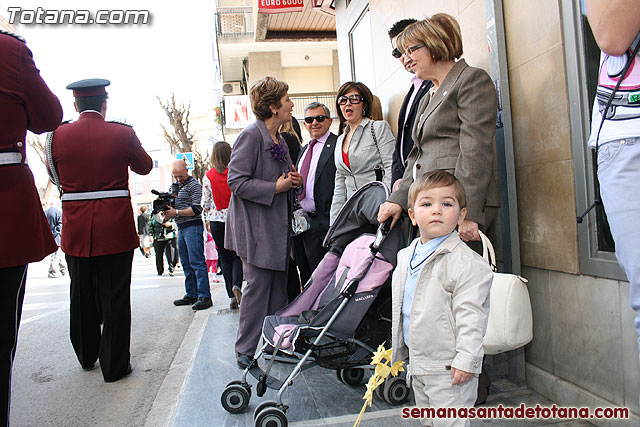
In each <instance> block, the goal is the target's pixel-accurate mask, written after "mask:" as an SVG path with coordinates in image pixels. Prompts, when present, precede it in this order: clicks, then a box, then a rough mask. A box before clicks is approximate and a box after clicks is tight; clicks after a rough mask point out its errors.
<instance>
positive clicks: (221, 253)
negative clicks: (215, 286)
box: [202, 141, 244, 309]
mask: <svg viewBox="0 0 640 427" xmlns="http://www.w3.org/2000/svg"><path fill="white" fill-rule="evenodd" d="M230 159H231V145H229V143H228V142H225V141H218V142H216V144H215V145H214V146H213V154H212V156H211V160H212V164H213V168H211V170H209V171H208V172H207V173H206V175H205V176H204V178H203V179H202V182H203V185H202V207H203V208H204V211H205V213H206V215H205V217H206V219H207V221H209V229H210V231H211V236H212V237H213V240H214V242H215V244H216V247H217V250H218V262H219V263H220V270H222V276H223V277H224V284H225V289H226V291H227V296H228V297H229V298H230V300H231V301H230V303H229V307H230V308H232V309H235V308H238V304H240V301H241V299H242V280H243V279H244V278H243V272H242V260H240V257H238V255H236V253H235V252H234V251H233V250H230V249H226V248H225V247H224V236H225V223H226V222H227V221H228V217H227V212H228V209H229V200H230V199H231V189H230V188H229V184H228V183H227V175H228V173H229V168H228V167H229V160H230Z"/></svg>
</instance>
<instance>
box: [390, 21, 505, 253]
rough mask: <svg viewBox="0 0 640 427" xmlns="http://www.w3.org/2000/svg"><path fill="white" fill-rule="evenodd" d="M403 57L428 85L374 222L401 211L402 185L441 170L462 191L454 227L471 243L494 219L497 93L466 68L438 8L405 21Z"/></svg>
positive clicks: (451, 27) (456, 29)
mask: <svg viewBox="0 0 640 427" xmlns="http://www.w3.org/2000/svg"><path fill="white" fill-rule="evenodd" d="M397 43H398V46H399V48H400V49H401V51H404V58H405V61H408V62H409V63H410V66H411V68H412V69H413V70H414V71H415V74H416V76H417V77H419V78H420V79H423V80H431V81H432V82H433V84H434V86H433V88H432V90H431V91H430V93H429V94H428V95H429V96H425V97H424V98H423V99H422V101H421V102H420V105H419V107H418V111H417V114H416V121H415V125H414V128H413V140H414V141H415V146H414V148H413V150H412V151H411V153H410V154H409V158H408V163H407V169H406V170H405V173H404V176H403V177H402V182H401V183H400V185H399V188H398V189H397V190H396V191H394V192H393V193H392V194H391V197H389V200H388V201H387V202H386V203H384V204H383V205H382V206H381V207H380V212H379V214H378V220H379V221H380V222H382V221H384V220H386V219H387V218H389V217H393V218H394V222H395V221H396V220H397V219H398V218H400V214H401V213H402V210H403V209H404V210H406V209H407V193H408V191H409V186H410V185H411V183H412V182H413V181H414V180H415V179H416V177H417V176H418V175H422V174H424V173H426V172H429V171H431V170H434V169H441V170H446V171H448V172H450V173H452V174H453V175H455V177H456V178H458V180H459V181H460V182H461V183H462V185H463V186H464V188H465V190H466V193H467V210H468V213H467V219H466V220H465V221H464V223H463V224H462V226H461V227H460V228H459V230H458V232H459V233H460V237H461V238H462V240H464V241H465V242H469V241H478V240H480V235H479V234H478V230H479V228H482V229H486V228H488V227H489V226H490V224H491V222H492V221H493V220H494V219H495V216H496V214H497V207H498V192H497V185H496V181H495V179H494V177H493V151H494V145H495V130H496V116H497V111H498V98H497V94H496V90H495V88H494V86H493V82H492V81H491V77H489V75H488V74H487V73H486V71H484V70H482V69H480V68H475V67H470V66H469V65H467V63H466V61H465V60H464V59H458V58H460V57H461V56H462V35H461V34H460V26H459V25H458V23H457V22H456V20H455V19H454V18H453V17H452V16H450V15H447V14H444V13H439V14H437V15H433V16H432V17H430V18H426V19H424V20H422V21H419V22H416V23H414V24H411V25H410V26H408V27H407V28H406V29H405V30H404V31H403V32H402V33H401V34H400V35H399V36H398V39H397Z"/></svg>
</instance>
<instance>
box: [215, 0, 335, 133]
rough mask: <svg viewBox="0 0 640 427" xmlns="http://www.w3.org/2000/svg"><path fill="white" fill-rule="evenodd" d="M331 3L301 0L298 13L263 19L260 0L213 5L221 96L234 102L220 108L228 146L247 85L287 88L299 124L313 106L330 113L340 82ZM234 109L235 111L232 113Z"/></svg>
mask: <svg viewBox="0 0 640 427" xmlns="http://www.w3.org/2000/svg"><path fill="white" fill-rule="evenodd" d="M323 3H327V4H326V5H323ZM330 3H331V2H329V1H327V0H314V1H306V0H305V1H304V6H302V8H301V10H300V11H294V12H283V13H262V12H261V11H260V5H259V1H258V0H217V6H216V37H217V46H216V49H217V51H218V56H219V58H220V64H221V66H220V73H221V76H222V96H223V98H227V97H232V100H233V102H232V103H229V102H224V103H223V105H225V106H226V108H225V114H224V116H225V132H224V133H225V139H226V140H227V141H229V142H231V141H232V140H234V139H235V135H237V133H238V132H239V131H240V130H241V129H242V127H243V123H242V122H241V124H240V125H237V124H236V125H232V124H231V123H232V122H233V121H234V119H237V117H236V116H237V115H238V114H237V112H238V111H239V112H242V111H243V110H242V109H244V110H247V109H249V110H250V105H249V103H248V100H247V99H246V98H245V101H244V102H241V99H240V97H243V96H245V97H246V95H247V94H248V93H249V88H250V87H251V85H252V84H253V83H254V82H256V81H258V80H260V79H262V78H264V77H266V76H272V77H275V78H277V79H279V80H283V81H285V82H287V83H288V84H289V95H290V97H291V98H292V100H293V102H294V104H295V107H294V111H293V115H294V117H296V118H297V119H298V120H301V119H302V118H303V117H304V107H305V106H306V105H307V104H309V103H310V102H312V101H320V102H323V103H325V104H326V105H328V106H329V107H330V108H331V106H332V104H333V103H335V93H336V91H337V89H338V87H339V86H340V76H339V67H338V54H337V48H336V47H337V45H336V22H335V16H334V14H333V13H334V11H333V8H331V7H330ZM235 105H238V111H235V110H232V108H231V106H235ZM334 109H335V108H331V110H332V115H334V116H335V114H336V112H335V111H333V110H334ZM240 115H242V114H240ZM250 119H251V118H250ZM302 129H304V127H302ZM303 139H304V138H303Z"/></svg>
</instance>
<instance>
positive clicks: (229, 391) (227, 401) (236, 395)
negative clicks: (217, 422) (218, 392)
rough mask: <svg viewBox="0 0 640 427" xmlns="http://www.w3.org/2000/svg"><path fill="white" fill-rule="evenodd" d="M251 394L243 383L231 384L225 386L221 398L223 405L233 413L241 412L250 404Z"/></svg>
mask: <svg viewBox="0 0 640 427" xmlns="http://www.w3.org/2000/svg"><path fill="white" fill-rule="evenodd" d="M250 398H251V395H250V394H249V391H247V389H246V388H245V387H243V386H242V385H241V384H231V385H228V386H227V387H225V389H224V391H223V392H222V397H221V398H220V400H221V402H222V407H223V408H224V409H225V410H226V411H227V412H231V413H232V414H239V413H240V412H242V411H244V410H245V409H246V408H247V406H249V399H250Z"/></svg>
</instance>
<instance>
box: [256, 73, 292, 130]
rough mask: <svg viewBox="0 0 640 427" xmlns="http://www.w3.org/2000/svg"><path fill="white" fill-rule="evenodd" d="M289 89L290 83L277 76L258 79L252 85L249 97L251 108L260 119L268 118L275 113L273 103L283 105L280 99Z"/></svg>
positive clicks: (277, 106) (278, 105)
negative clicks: (272, 107)
mask: <svg viewBox="0 0 640 427" xmlns="http://www.w3.org/2000/svg"><path fill="white" fill-rule="evenodd" d="M288 91H289V85H288V84H286V83H285V82H282V81H280V80H278V79H276V78H275V77H269V76H267V77H265V78H264V79H262V80H258V81H257V82H255V83H254V84H253V85H252V86H251V90H250V91H249V97H250V98H251V109H252V110H253V114H255V115H256V117H257V118H258V119H260V120H266V119H268V118H269V117H271V116H272V115H273V113H272V112H271V108H269V107H271V106H272V105H275V106H276V108H280V107H282V103H281V102H280V100H281V99H282V97H283V96H285V95H286V93H287V92H288Z"/></svg>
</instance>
